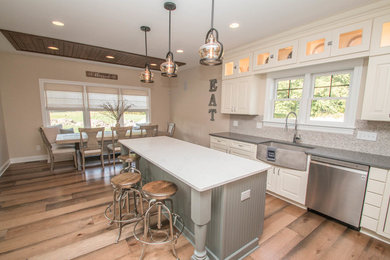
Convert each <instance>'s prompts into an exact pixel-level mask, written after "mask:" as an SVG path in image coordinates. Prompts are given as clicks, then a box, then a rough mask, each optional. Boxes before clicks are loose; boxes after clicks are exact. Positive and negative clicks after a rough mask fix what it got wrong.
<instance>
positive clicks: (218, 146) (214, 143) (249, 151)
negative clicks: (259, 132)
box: [210, 136, 257, 160]
mask: <svg viewBox="0 0 390 260" xmlns="http://www.w3.org/2000/svg"><path fill="white" fill-rule="evenodd" d="M210 148H211V149H214V150H218V151H221V152H225V153H230V154H233V155H236V156H240V157H243V158H247V159H251V160H255V159H256V153H257V145H255V144H251V143H245V142H240V141H235V140H231V139H226V138H221V137H215V136H210Z"/></svg>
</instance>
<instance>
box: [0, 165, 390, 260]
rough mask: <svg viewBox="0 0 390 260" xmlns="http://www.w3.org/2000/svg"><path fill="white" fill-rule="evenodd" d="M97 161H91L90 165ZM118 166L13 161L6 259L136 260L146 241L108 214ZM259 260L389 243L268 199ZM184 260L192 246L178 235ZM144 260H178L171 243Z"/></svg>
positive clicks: (0, 189) (4, 184)
mask: <svg viewBox="0 0 390 260" xmlns="http://www.w3.org/2000/svg"><path fill="white" fill-rule="evenodd" d="M92 163H93V162H92ZM119 171H120V165H119V166H118V165H117V169H116V171H114V168H113V166H112V165H108V166H106V167H105V169H104V170H103V169H102V168H100V167H99V166H91V167H87V169H86V172H85V173H82V172H80V171H76V170H75V169H73V168H72V167H71V162H62V163H56V170H55V171H54V172H53V173H51V172H50V171H49V166H48V164H47V163H45V162H32V163H23V164H14V165H12V166H10V167H9V169H8V170H7V171H6V172H5V173H4V174H3V176H1V177H0V260H1V259H56V260H58V259H84V260H86V259H91V260H98V259H138V258H139V256H140V253H141V246H140V244H139V243H138V242H137V241H136V240H135V239H134V238H133V237H132V236H131V234H132V229H133V228H132V226H131V225H129V226H126V227H125V228H124V231H123V234H122V239H121V240H120V241H119V243H117V244H115V243H114V242H115V239H116V236H117V232H118V230H117V227H116V226H115V225H109V223H108V221H107V220H106V219H105V217H104V215H103V212H104V209H105V207H106V206H107V204H108V203H109V202H110V201H111V200H112V188H111V185H110V178H111V177H112V176H114V175H115V174H118V173H119ZM259 240H260V242H259V247H260V248H259V249H257V250H256V251H254V252H253V253H252V254H251V255H249V256H248V257H246V259H247V260H253V259H338V260H339V259H390V245H388V244H386V243H383V242H381V241H378V240H376V239H373V238H370V237H368V236H366V235H364V234H361V233H359V232H357V231H354V230H351V229H349V228H347V227H345V226H343V225H340V224H339V223H336V222H334V221H331V220H328V219H326V218H324V217H321V216H318V215H316V214H314V213H311V212H307V211H306V210H303V209H301V208H298V207H296V206H293V205H291V204H289V203H287V202H285V201H282V200H280V199H278V198H275V197H273V196H271V195H267V197H266V208H265V220H264V230H263V234H262V236H261V237H260V238H259ZM176 248H177V253H178V255H179V257H180V259H190V258H191V255H192V253H193V250H194V248H193V246H192V244H191V243H190V242H189V241H188V240H187V239H186V238H185V237H183V236H182V237H180V239H179V240H178V242H177V245H176ZM145 259H174V257H173V256H172V255H171V253H170V250H169V246H159V247H151V246H149V247H147V251H146V255H145Z"/></svg>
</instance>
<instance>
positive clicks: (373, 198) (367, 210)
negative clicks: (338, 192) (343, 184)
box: [360, 167, 390, 239]
mask: <svg viewBox="0 0 390 260" xmlns="http://www.w3.org/2000/svg"><path fill="white" fill-rule="evenodd" d="M360 225H361V227H362V228H365V229H368V230H370V231H373V232H375V233H377V234H378V235H381V236H382V237H385V238H389V239H390V173H389V171H388V170H385V169H379V168H374V167H371V168H370V172H369V174H368V182H367V189H366V196H365V199H364V205H363V212H362V220H361V223H360Z"/></svg>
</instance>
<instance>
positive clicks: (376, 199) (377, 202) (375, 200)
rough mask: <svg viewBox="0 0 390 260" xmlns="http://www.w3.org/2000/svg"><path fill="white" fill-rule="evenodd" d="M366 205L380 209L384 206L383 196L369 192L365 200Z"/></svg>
mask: <svg viewBox="0 0 390 260" xmlns="http://www.w3.org/2000/svg"><path fill="white" fill-rule="evenodd" d="M364 203H367V204H370V205H373V206H375V207H380V206H381V205H382V196H381V195H379V194H376V193H372V192H369V191H367V192H366V198H365V199H364Z"/></svg>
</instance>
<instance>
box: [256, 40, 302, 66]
mask: <svg viewBox="0 0 390 260" xmlns="http://www.w3.org/2000/svg"><path fill="white" fill-rule="evenodd" d="M297 51H298V41H291V42H287V43H283V44H280V45H277V46H273V47H270V48H264V49H259V50H257V51H255V52H254V55H253V56H254V64H253V70H262V69H267V68H272V67H277V66H283V65H288V64H293V63H295V62H296V61H297Z"/></svg>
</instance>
